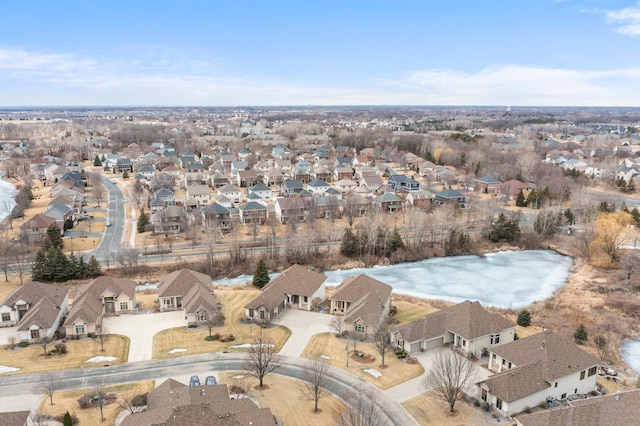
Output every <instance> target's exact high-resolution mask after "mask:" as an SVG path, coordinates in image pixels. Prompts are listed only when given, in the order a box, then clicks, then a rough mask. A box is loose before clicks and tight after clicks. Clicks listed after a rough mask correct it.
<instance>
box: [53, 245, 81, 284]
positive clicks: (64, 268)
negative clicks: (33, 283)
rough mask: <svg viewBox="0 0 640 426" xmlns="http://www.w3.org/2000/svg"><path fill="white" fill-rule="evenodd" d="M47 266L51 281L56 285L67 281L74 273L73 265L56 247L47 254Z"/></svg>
mask: <svg viewBox="0 0 640 426" xmlns="http://www.w3.org/2000/svg"><path fill="white" fill-rule="evenodd" d="M47 264H48V266H49V270H50V271H51V279H52V281H54V282H57V283H61V282H65V281H69V280H70V279H71V278H72V277H73V274H74V272H75V265H72V264H71V262H70V261H69V259H68V258H67V256H65V254H64V253H63V252H62V250H60V249H59V248H57V247H53V248H51V249H50V250H49V251H48V252H47Z"/></svg>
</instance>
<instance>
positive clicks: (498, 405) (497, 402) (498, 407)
mask: <svg viewBox="0 0 640 426" xmlns="http://www.w3.org/2000/svg"><path fill="white" fill-rule="evenodd" d="M496 408H497V409H498V410H502V400H501V399H500V398H496Z"/></svg>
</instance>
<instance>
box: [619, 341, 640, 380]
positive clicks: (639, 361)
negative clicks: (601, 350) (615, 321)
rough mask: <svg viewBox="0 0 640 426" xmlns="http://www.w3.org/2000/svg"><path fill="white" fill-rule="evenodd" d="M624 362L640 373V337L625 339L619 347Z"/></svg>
mask: <svg viewBox="0 0 640 426" xmlns="http://www.w3.org/2000/svg"><path fill="white" fill-rule="evenodd" d="M619 352H620V355H621V356H622V359H623V360H624V362H625V363H626V364H627V365H628V366H629V367H631V368H632V369H633V370H635V372H636V373H638V374H640V339H638V340H633V339H625V340H624V341H623V342H622V345H621V346H620V349H619Z"/></svg>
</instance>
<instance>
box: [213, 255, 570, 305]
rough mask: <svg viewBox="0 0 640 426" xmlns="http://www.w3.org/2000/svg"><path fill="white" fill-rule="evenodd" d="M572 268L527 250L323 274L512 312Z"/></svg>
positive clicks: (334, 280)
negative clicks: (365, 279) (372, 280)
mask: <svg viewBox="0 0 640 426" xmlns="http://www.w3.org/2000/svg"><path fill="white" fill-rule="evenodd" d="M572 264H573V259H572V258H570V257H567V256H562V255H560V254H558V253H556V252H554V251H551V250H526V251H504V252H498V253H490V254H487V255H485V256H455V257H442V258H433V259H427V260H422V261H419V262H411V263H400V264H397V265H391V266H380V267H373V268H358V269H349V270H343V271H325V273H324V274H325V275H326V276H327V281H326V283H325V284H326V285H327V286H337V285H339V284H340V283H341V282H342V281H343V280H344V279H345V278H348V277H351V276H354V275H358V274H367V275H369V276H371V277H373V278H375V279H377V280H380V281H382V282H385V283H387V284H389V285H391V286H392V287H393V291H394V292H395V293H401V294H409V295H413V296H418V297H424V298H429V299H443V300H448V301H452V302H461V301H464V300H467V299H469V300H477V301H480V302H481V303H483V304H485V305H490V306H497V307H501V308H515V309H517V308H522V307H524V306H527V305H529V304H530V303H531V302H534V301H536V300H543V299H546V298H547V297H549V296H551V294H553V292H554V291H555V290H556V289H558V288H560V287H562V286H563V285H564V284H565V283H566V281H567V278H568V276H569V269H570V268H571V266H572ZM276 275H277V274H274V275H272V277H273V276H276ZM251 279H252V277H251V276H240V277H237V278H232V279H223V280H218V281H214V282H213V283H214V284H216V285H244V284H245V283H246V282H247V281H251Z"/></svg>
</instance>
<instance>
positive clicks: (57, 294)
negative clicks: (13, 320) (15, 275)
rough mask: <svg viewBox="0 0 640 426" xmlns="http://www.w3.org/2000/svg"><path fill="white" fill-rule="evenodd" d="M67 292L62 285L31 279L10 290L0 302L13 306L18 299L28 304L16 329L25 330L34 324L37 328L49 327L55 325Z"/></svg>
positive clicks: (3, 304)
mask: <svg viewBox="0 0 640 426" xmlns="http://www.w3.org/2000/svg"><path fill="white" fill-rule="evenodd" d="M67 293H68V291H67V289H66V288H65V287H64V286H62V285H58V284H44V283H41V282H37V281H31V282H28V283H26V284H24V285H23V286H21V287H18V288H16V289H15V290H14V291H12V292H11V294H9V296H7V298H6V299H5V300H4V302H2V306H10V307H12V308H13V305H14V304H15V303H16V302H17V301H18V300H23V301H24V302H26V303H27V304H28V305H29V306H28V309H27V313H26V314H25V315H24V316H23V317H22V318H21V319H20V321H19V322H18V330H27V329H29V327H30V326H32V325H34V324H35V325H37V326H38V327H39V328H51V327H52V326H54V325H55V324H54V322H55V320H56V319H57V317H58V314H59V313H60V308H61V306H62V304H63V303H64V300H65V299H66V298H67Z"/></svg>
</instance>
